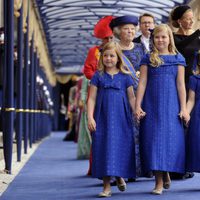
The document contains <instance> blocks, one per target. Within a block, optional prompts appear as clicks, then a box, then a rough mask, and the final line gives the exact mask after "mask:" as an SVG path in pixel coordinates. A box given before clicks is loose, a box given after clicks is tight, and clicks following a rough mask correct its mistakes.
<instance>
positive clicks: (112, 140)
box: [88, 42, 135, 197]
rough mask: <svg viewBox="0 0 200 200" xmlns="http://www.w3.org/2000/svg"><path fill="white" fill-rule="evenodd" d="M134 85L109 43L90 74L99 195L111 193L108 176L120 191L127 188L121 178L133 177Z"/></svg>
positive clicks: (91, 127) (90, 118)
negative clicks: (113, 180)
mask: <svg viewBox="0 0 200 200" xmlns="http://www.w3.org/2000/svg"><path fill="white" fill-rule="evenodd" d="M133 84H134V81H133V78H132V76H131V75H130V73H129V72H127V71H126V70H125V68H124V63H123V58H122V52H121V50H120V48H119V46H118V44H117V43H115V42H109V43H108V44H106V45H105V46H104V48H103V50H102V53H101V56H100V60H99V66H98V71H97V72H96V73H95V74H94V76H93V77H92V80H91V86H90V95H89V99H88V128H89V130H90V131H91V132H92V152H93V157H92V159H93V160H92V176H93V177H96V178H102V179H103V192H101V193H100V194H99V196H100V197H108V196H111V186H110V178H111V177H116V182H117V186H118V189H119V190H120V191H124V190H125V189H126V183H125V181H124V179H123V178H132V177H135V166H134V165H133V163H134V162H133V161H134V160H135V156H134V155H135V151H134V148H135V147H134V132H133V124H132V123H133V120H132V117H133V115H132V113H133V110H134V106H135V96H134V92H133ZM122 177H123V178H122Z"/></svg>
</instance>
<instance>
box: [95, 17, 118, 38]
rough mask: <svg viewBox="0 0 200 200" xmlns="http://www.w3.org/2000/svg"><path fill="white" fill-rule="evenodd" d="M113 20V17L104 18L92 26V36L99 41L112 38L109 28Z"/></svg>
mask: <svg viewBox="0 0 200 200" xmlns="http://www.w3.org/2000/svg"><path fill="white" fill-rule="evenodd" d="M112 19H114V17H113V16H105V17H103V18H101V19H100V20H99V21H98V22H97V24H96V25H95V26H94V36H95V37H96V38H99V39H104V38H106V37H109V36H112V35H113V32H112V30H111V28H110V22H111V21H112Z"/></svg>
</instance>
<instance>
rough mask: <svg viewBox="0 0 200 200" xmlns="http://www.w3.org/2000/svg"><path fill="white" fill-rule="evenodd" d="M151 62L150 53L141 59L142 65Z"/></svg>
mask: <svg viewBox="0 0 200 200" xmlns="http://www.w3.org/2000/svg"><path fill="white" fill-rule="evenodd" d="M148 63H149V54H145V55H144V56H143V58H142V60H141V61H140V66H141V65H147V64H148Z"/></svg>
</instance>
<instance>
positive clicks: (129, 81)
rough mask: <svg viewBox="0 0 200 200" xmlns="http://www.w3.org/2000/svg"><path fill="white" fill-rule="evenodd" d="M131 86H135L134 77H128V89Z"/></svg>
mask: <svg viewBox="0 0 200 200" xmlns="http://www.w3.org/2000/svg"><path fill="white" fill-rule="evenodd" d="M130 86H134V80H133V77H132V76H131V75H127V77H126V88H128V87H130Z"/></svg>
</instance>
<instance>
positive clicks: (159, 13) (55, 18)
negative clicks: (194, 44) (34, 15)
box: [35, 0, 189, 69]
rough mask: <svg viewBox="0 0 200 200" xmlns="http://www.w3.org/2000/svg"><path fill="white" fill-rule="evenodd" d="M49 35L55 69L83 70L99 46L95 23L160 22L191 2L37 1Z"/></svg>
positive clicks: (153, 0)
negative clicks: (146, 17) (147, 17)
mask: <svg viewBox="0 0 200 200" xmlns="http://www.w3.org/2000/svg"><path fill="white" fill-rule="evenodd" d="M35 1H36V2H37V4H36V6H37V7H38V10H39V13H40V15H41V21H42V24H43V27H44V32H45V34H46V40H47V44H48V48H49V53H50V56H51V59H52V63H53V65H54V66H55V68H56V65H57V63H58V60H59V61H62V65H61V67H65V68H69V67H70V69H71V67H72V66H76V69H77V66H80V67H81V66H83V64H84V61H85V58H86V55H87V51H88V49H89V48H90V47H92V46H93V45H95V44H98V40H97V39H96V38H94V37H93V28H94V25H95V24H96V22H97V21H98V20H99V19H100V18H101V17H103V16H105V15H113V16H121V15H126V14H128V15H131V14H132V15H135V16H137V17H138V16H139V15H140V14H142V13H144V12H148V13H153V14H154V16H155V18H156V20H157V21H158V22H166V21H167V20H168V14H169V11H170V10H171V9H172V8H173V7H175V6H176V5H179V4H185V3H188V2H189V1H188V0H174V1H173V0H166V1H163V3H161V2H160V0H152V1H149V0H84V1H83V0H35Z"/></svg>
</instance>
